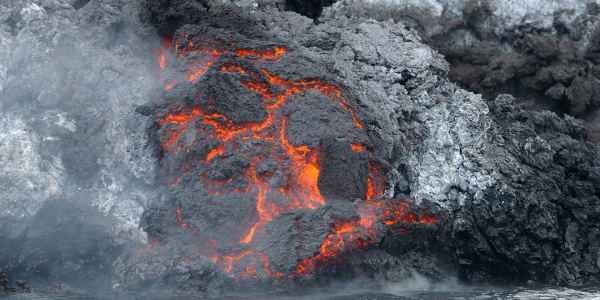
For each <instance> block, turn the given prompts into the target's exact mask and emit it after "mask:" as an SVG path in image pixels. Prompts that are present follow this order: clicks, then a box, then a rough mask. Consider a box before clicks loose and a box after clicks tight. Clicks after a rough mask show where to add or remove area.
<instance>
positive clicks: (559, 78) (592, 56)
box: [322, 0, 600, 144]
mask: <svg viewBox="0 0 600 300" xmlns="http://www.w3.org/2000/svg"><path fill="white" fill-rule="evenodd" d="M436 4H439V7H436ZM570 4H571V5H570ZM570 4H569V3H562V4H560V3H558V4H556V3H554V4H552V3H538V2H535V1H525V2H524V3H522V4H521V5H519V4H517V3H512V2H506V3H494V2H492V1H476V0H470V1H466V3H464V5H463V4H455V3H449V1H444V0H439V1H435V2H420V3H419V2H415V3H411V2H410V1H409V2H407V4H395V5H393V4H388V3H387V2H367V1H360V0H345V1H343V3H339V4H338V5H336V7H335V8H333V9H330V10H329V11H327V12H326V13H325V17H324V18H322V19H323V20H327V19H329V18H331V16H332V15H333V16H335V15H340V14H344V15H346V16H361V17H370V18H374V19H376V20H380V21H383V20H389V19H390V18H392V19H394V20H395V21H398V22H402V23H403V24H404V25H406V26H407V27H409V28H413V29H415V30H417V31H418V32H419V35H420V36H421V37H422V38H423V40H424V42H425V43H426V44H428V45H430V46H431V47H433V48H434V49H437V50H438V51H439V52H440V53H441V54H443V55H444V56H445V57H446V59H447V61H448V62H449V63H450V65H451V68H450V72H449V73H448V78H449V79H450V80H451V81H452V82H455V83H456V84H458V85H459V86H460V87H461V88H464V89H466V90H469V91H472V92H474V93H478V94H482V95H483V96H484V98H486V99H494V98H496V97H497V96H498V95H500V94H511V95H513V96H514V97H515V98H516V105H517V107H518V108H519V109H525V110H551V111H554V112H556V113H557V114H559V115H561V114H570V115H572V116H574V117H577V118H579V119H580V120H582V121H583V122H584V125H585V126H586V128H587V130H588V132H589V136H588V138H589V139H590V141H592V142H593V143H595V144H600V131H598V128H600V127H599V125H600V124H599V123H598V122H597V120H598V119H600V118H598V116H599V113H600V103H598V101H597V100H595V99H600V94H599V90H598V87H599V84H600V83H599V79H598V78H599V77H598V74H596V73H597V72H596V71H594V70H595V69H597V67H596V65H597V64H598V62H599V61H600V60H598V59H597V57H598V55H597V52H598V51H597V49H598V47H597V45H598V43H599V42H600V39H599V36H600V35H598V30H597V28H598V26H597V24H598V22H599V21H600V17H599V14H598V7H599V4H598V3H595V2H590V3H588V4H587V6H586V5H585V3H584V2H577V1H573V2H570ZM581 6H583V7H581ZM442 7H443V9H440V8H442ZM513 15H516V16H513ZM519 18H522V20H528V22H526V23H523V22H520V21H518V20H519Z"/></svg>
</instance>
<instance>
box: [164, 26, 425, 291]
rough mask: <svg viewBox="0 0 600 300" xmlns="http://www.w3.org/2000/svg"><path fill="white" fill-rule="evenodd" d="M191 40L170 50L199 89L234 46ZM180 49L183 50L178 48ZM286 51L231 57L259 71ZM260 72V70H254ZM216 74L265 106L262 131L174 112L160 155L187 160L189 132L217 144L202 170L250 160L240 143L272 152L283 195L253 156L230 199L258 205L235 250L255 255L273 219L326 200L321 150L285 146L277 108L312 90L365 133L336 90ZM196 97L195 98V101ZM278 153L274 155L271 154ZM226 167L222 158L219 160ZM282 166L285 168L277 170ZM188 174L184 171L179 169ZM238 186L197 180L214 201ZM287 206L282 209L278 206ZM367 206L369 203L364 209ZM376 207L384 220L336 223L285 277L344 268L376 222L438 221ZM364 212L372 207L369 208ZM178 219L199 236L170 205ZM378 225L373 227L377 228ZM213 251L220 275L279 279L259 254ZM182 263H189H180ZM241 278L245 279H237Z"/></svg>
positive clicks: (377, 183) (372, 185)
mask: <svg viewBox="0 0 600 300" xmlns="http://www.w3.org/2000/svg"><path fill="white" fill-rule="evenodd" d="M188 38H190V36H189V35H188V34H184V35H183V36H181V37H179V38H178V39H177V40H176V44H175V46H174V47H172V50H173V52H174V53H173V55H172V56H171V57H174V58H175V59H181V58H183V57H184V56H186V55H194V56H192V57H193V61H194V63H193V64H192V65H191V66H190V69H189V71H188V72H187V76H188V77H187V80H188V81H190V82H196V81H198V79H199V78H200V77H202V75H204V74H205V73H206V72H207V71H208V69H209V67H210V66H211V65H212V64H213V63H214V62H215V61H217V60H218V58H219V57H220V56H221V55H223V54H224V53H227V52H229V49H230V48H231V47H232V46H233V45H234V43H230V44H228V45H223V44H222V43H221V42H219V41H217V40H214V39H210V38H209V37H208V36H207V35H201V37H200V38H199V39H196V38H195V37H191V39H190V40H189V41H188V42H187V43H182V42H184V39H188ZM180 44H182V45H183V46H180ZM286 52H287V50H286V49H285V48H283V47H274V48H268V49H266V50H263V51H257V50H244V49H238V50H236V51H233V52H230V53H235V54H236V55H238V56H239V57H243V58H246V59H249V60H250V61H252V62H253V63H254V64H255V65H257V66H260V64H261V62H262V61H276V60H280V59H282V58H283V57H284V55H285V54H286ZM158 63H159V65H160V67H161V69H162V68H164V65H165V55H162V56H159V57H158ZM257 70H258V69H257ZM218 71H220V72H238V73H240V74H244V76H242V79H240V83H241V84H242V85H243V86H244V87H246V88H247V89H248V90H250V91H252V92H255V93H257V94H260V95H261V96H262V97H263V101H264V103H265V106H266V110H267V116H266V118H265V119H264V121H263V122H260V123H243V124H239V123H238V124H235V123H234V122H232V121H231V120H229V119H227V118H226V117H225V116H224V115H222V114H219V113H211V114H207V113H205V111H204V109H206V110H208V109H209V107H207V108H204V109H203V108H201V107H188V108H181V107H179V108H178V109H176V110H174V111H171V112H170V113H168V114H166V115H165V116H164V117H162V118H161V119H160V120H159V121H158V125H159V126H160V127H161V128H163V129H164V130H163V133H164V134H163V135H162V136H161V137H162V139H163V141H164V144H163V152H164V153H171V154H173V155H176V154H177V153H178V151H185V152H189V149H188V148H187V147H186V146H184V145H183V144H182V141H181V137H182V136H183V135H184V132H185V131H186V130H187V129H189V128H190V127H191V126H194V128H195V129H197V130H200V131H201V132H203V133H205V134H206V135H207V136H208V137H213V138H216V139H217V140H218V141H219V142H220V144H219V145H218V146H217V147H216V148H214V149H210V151H209V152H208V154H207V155H206V158H205V159H204V163H206V164H210V163H211V162H214V161H215V160H216V159H221V156H223V155H224V154H225V153H226V152H227V153H229V152H228V151H232V152H235V153H238V152H241V153H238V154H243V155H244V156H247V155H246V153H245V152H243V151H242V150H241V149H238V146H237V145H238V143H237V142H238V141H240V140H248V139H253V140H255V141H257V142H263V143H265V144H267V145H274V146H273V147H272V149H271V150H270V153H268V154H269V155H271V157H272V158H274V159H276V160H277V161H278V162H279V163H278V164H279V166H278V169H283V170H284V171H285V174H284V176H285V179H286V184H285V186H284V187H278V188H273V187H271V186H270V185H269V183H268V181H267V180H266V179H267V178H269V177H270V176H273V174H271V173H269V172H266V173H262V174H261V173H259V172H257V164H259V163H261V162H262V158H261V157H260V156H258V155H252V156H251V157H249V158H250V167H249V168H248V169H247V170H246V171H244V172H243V173H242V174H241V175H239V176H238V177H242V176H243V177H246V178H247V179H248V185H247V186H246V188H244V189H239V188H236V189H235V190H234V192H236V193H245V194H254V195H255V197H256V198H255V199H256V210H257V211H258V220H256V221H251V222H250V224H248V225H247V227H246V228H245V230H244V232H243V237H242V238H241V239H240V241H239V243H240V244H244V243H246V244H249V245H250V246H251V247H254V246H256V245H254V244H253V243H254V241H255V239H256V237H257V236H258V235H260V236H262V235H264V234H265V226H264V225H265V223H267V222H269V221H271V220H273V218H275V217H276V216H277V215H279V214H280V213H282V212H285V211H288V210H291V209H315V208H318V207H320V206H322V205H324V204H325V200H324V199H323V197H322V196H321V194H320V192H319V189H318V186H317V181H318V178H319V173H320V169H321V166H320V158H321V157H322V153H321V150H320V149H319V148H309V147H307V146H306V145H300V146H296V145H294V144H292V143H291V142H290V141H289V140H288V135H287V133H286V128H287V127H286V122H288V120H287V117H286V116H284V115H282V105H283V104H284V103H286V101H293V100H294V98H293V97H290V96H293V95H296V94H298V93H301V92H304V91H310V90H319V91H321V92H322V93H323V94H324V95H326V96H327V97H328V98H329V99H331V100H332V101H335V102H337V103H338V104H339V105H340V106H341V107H342V108H344V109H345V110H346V111H348V112H349V114H350V115H351V117H352V118H353V120H354V123H355V124H356V126H357V127H358V128H359V129H362V128H363V126H362V125H361V124H360V122H359V120H358V117H357V116H356V113H355V112H354V111H353V110H352V109H351V108H350V106H348V105H347V104H346V103H345V102H344V101H345V100H344V98H343V97H342V93H341V91H340V90H339V89H338V88H336V87H335V86H333V85H330V84H326V83H323V82H322V81H321V80H320V79H312V80H308V81H292V80H283V79H281V78H280V76H279V75H275V74H270V73H269V72H268V71H267V70H266V69H264V68H260V70H259V71H258V72H262V73H261V74H259V73H257V71H250V70H246V69H244V68H243V67H242V66H238V65H235V64H232V63H227V64H225V66H223V67H221V68H220V69H219V70H218ZM264 78H266V79H267V80H264ZM176 83H177V81H173V82H171V83H169V84H167V85H166V86H165V90H167V89H170V88H172V87H173V86H174V85H175V84H176ZM271 86H278V87H280V88H282V90H283V92H281V93H277V94H276V93H274V92H273V91H272V88H271ZM199 97H200V96H199ZM350 146H351V147H352V149H353V150H354V151H357V152H361V151H365V147H364V146H363V145H360V144H356V143H351V144H350ZM275 149H276V150H275ZM222 159H225V158H222ZM282 164H284V165H282ZM370 166H371V174H370V175H369V178H368V192H367V199H371V198H373V197H375V196H378V195H381V194H382V193H383V187H384V178H383V175H382V174H381V172H380V171H379V170H378V169H377V168H376V167H375V166H374V165H372V164H370ZM184 168H186V170H187V172H189V165H186V166H184ZM179 178H180V175H177V179H176V181H174V183H172V185H175V183H177V182H178V181H179ZM235 179H236V178H230V179H228V180H227V182H220V181H216V182H211V181H209V180H207V173H204V174H203V175H202V176H201V181H202V182H203V184H204V185H205V187H206V191H207V192H208V193H212V194H215V195H220V194H225V193H229V192H230V191H229V190H228V189H226V188H225V189H224V188H223V186H224V185H225V184H227V183H229V182H231V181H233V180H235ZM273 199H279V200H281V199H285V201H278V202H276V203H275V202H272V200H273ZM281 203H284V204H281ZM367 203H371V202H367ZM382 203H383V202H381V201H380V200H377V201H372V203H371V204H372V205H374V207H375V206H378V207H381V208H382V209H383V213H381V214H379V216H378V217H372V216H369V217H364V216H361V219H358V220H354V219H353V220H334V224H332V226H331V233H330V234H329V236H328V237H327V238H326V240H325V242H324V243H323V245H322V247H321V252H320V253H319V254H318V255H317V256H315V257H312V258H309V259H305V260H303V261H301V262H299V263H298V268H297V270H296V274H292V275H289V276H288V277H290V278H293V277H295V276H298V275H309V274H311V273H312V272H313V271H314V270H315V269H317V268H318V267H320V266H321V265H325V264H328V263H329V264H330V263H339V262H341V261H342V260H344V259H345V258H346V257H347V255H348V254H349V253H352V252H353V251H356V250H359V249H364V248H365V247H367V246H368V245H369V244H371V243H374V241H375V240H376V239H375V232H374V229H373V224H376V223H377V222H379V221H380V220H382V221H383V222H385V224H387V225H388V226H395V225H397V223H398V222H402V223H419V222H420V223H429V224H432V223H433V222H434V221H435V217H432V216H429V215H427V216H426V217H418V216H417V215H414V214H408V215H407V214H405V207H404V205H408V204H406V203H404V202H402V203H403V204H402V203H401V204H394V203H393V202H392V201H391V200H390V202H389V203H387V202H386V203H383V204H382ZM371 204H369V205H371ZM175 209H176V212H177V216H178V221H177V225H179V226H181V227H185V228H187V229H189V230H190V231H192V232H193V233H196V234H197V233H198V231H197V230H196V229H195V228H193V225H191V224H185V223H184V222H183V219H182V217H181V211H180V208H179V207H178V206H177V205H175ZM376 219H378V220H376ZM208 240H209V242H210V243H209V244H210V247H208V248H207V249H204V251H203V253H204V256H205V257H208V258H210V259H211V260H213V261H214V262H216V263H217V264H218V265H219V266H220V267H221V269H222V270H223V271H225V272H230V271H232V270H233V269H234V267H235V270H238V271H237V273H236V277H235V279H239V278H244V277H253V278H257V277H256V268H257V267H259V268H261V269H263V270H264V272H265V273H267V274H268V275H269V276H271V277H281V276H283V275H282V274H281V273H280V272H276V271H273V270H272V269H271V267H270V262H269V259H268V258H267V257H266V256H265V255H264V254H262V253H259V252H255V251H253V250H244V251H241V252H239V253H230V254H227V255H223V254H219V253H217V252H216V251H215V246H216V245H217V242H216V241H214V240H212V239H208ZM182 259H189V258H187V257H182ZM239 270H243V271H239Z"/></svg>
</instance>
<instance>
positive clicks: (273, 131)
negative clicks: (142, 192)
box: [138, 26, 436, 280]
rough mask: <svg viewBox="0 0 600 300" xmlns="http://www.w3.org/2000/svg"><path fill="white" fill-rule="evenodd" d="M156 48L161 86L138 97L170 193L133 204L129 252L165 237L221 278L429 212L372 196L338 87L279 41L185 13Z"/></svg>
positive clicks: (418, 219) (368, 239) (265, 275)
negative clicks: (137, 233) (139, 239)
mask: <svg viewBox="0 0 600 300" xmlns="http://www.w3.org/2000/svg"><path fill="white" fill-rule="evenodd" d="M157 57H158V63H159V65H160V67H161V72H160V75H161V76H164V86H163V94H162V99H161V101H160V102H158V103H156V104H154V105H153V106H152V107H145V108H143V109H142V108H140V109H138V111H146V112H148V111H150V112H151V113H147V114H151V115H152V118H151V122H152V126H151V127H150V136H151V137H153V138H154V140H155V142H156V145H157V151H158V152H159V156H160V158H161V165H160V167H161V171H160V174H159V182H161V183H163V184H165V185H168V186H170V199H171V200H170V201H169V202H168V203H166V204H164V203H163V204H161V205H158V206H156V207H153V208H150V209H149V210H147V211H146V212H145V214H144V216H143V218H142V227H143V228H144V229H145V230H146V232H147V233H148V234H149V236H150V237H151V246H150V247H149V248H145V249H141V250H138V253H139V254H140V255H146V253H150V252H152V251H155V250H154V249H155V248H160V247H167V246H169V247H171V248H177V249H179V251H180V252H181V259H180V260H181V261H188V262H192V261H196V260H205V258H208V259H209V260H211V261H212V262H214V263H215V264H216V265H217V266H218V268H219V269H220V270H221V271H222V272H224V273H225V274H228V275H229V277H230V278H233V279H234V280H239V279H255V280H257V279H267V280H287V279H293V278H297V277H306V276H311V275H312V274H313V273H315V272H319V270H323V269H325V268H327V266H328V265H331V264H338V263H341V262H343V261H344V260H346V259H347V257H348V256H349V255H351V254H352V253H356V252H359V251H360V250H363V249H366V248H368V247H376V245H377V244H378V243H379V242H381V240H382V238H383V237H384V236H385V235H387V234H389V233H390V232H408V231H409V230H410V229H409V228H410V226H409V225H411V224H423V226H426V225H431V224H433V223H434V222H436V217H434V216H433V215H430V214H428V213H427V212H426V210H425V209H415V208H411V205H409V203H408V202H406V201H404V200H401V199H389V198H386V197H383V196H382V195H383V194H384V191H385V188H386V184H385V166H383V165H380V163H378V160H376V159H374V158H373V154H372V153H371V151H370V147H371V143H370V140H369V137H368V135H367V133H366V131H365V130H366V129H365V125H363V123H361V118H360V114H359V111H358V105H357V103H356V102H355V101H354V100H353V98H352V97H351V93H349V92H347V91H345V90H344V88H343V86H341V85H340V84H337V83H336V82H335V81H334V80H333V79H331V78H328V77H327V76H326V75H323V74H326V72H324V71H323V70H322V67H321V66H317V65H315V64H314V63H312V62H310V61H308V60H306V59H305V58H302V57H300V56H298V55H296V54H295V53H294V50H293V48H292V47H291V46H288V45H285V44H282V43H277V42H256V41H251V40H247V39H246V38H245V37H244V36H241V35H239V34H236V33H232V32H229V31H225V30H221V29H214V28H211V27H202V26H185V27H183V28H182V29H180V30H178V31H177V33H176V35H175V36H174V38H173V40H172V44H171V45H170V46H169V47H168V48H165V51H164V52H163V53H161V54H159V55H158V56H157ZM357 199H359V201H358V202H354V203H351V202H352V201H355V200H357ZM332 205H333V206H332ZM283 229H286V230H287V229H289V230H288V231H287V232H282V230H283ZM282 251H283V252H287V251H289V253H287V254H285V255H282Z"/></svg>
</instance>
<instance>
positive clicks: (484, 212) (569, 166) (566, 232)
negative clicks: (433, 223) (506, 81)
mask: <svg viewBox="0 0 600 300" xmlns="http://www.w3.org/2000/svg"><path fill="white" fill-rule="evenodd" d="M513 104H514V98H512V97H511V96H506V95H503V96H500V97H498V98H497V99H496V100H495V101H492V102H490V103H489V106H490V114H491V116H492V118H493V119H494V121H495V122H496V124H498V125H497V126H498V127H495V128H490V133H492V132H493V134H494V135H495V136H494V137H493V138H492V141H493V142H492V144H491V145H490V147H489V148H488V149H487V150H485V152H487V153H485V156H486V157H496V158H497V159H495V160H494V161H488V162H483V161H482V162H481V163H482V164H484V165H488V166H487V167H484V168H494V169H497V170H498V171H499V172H500V173H501V174H502V177H504V178H503V179H502V180H500V182H498V183H497V184H495V186H494V187H491V188H490V189H487V190H486V191H485V194H484V195H483V197H482V199H485V200H484V201H473V202H472V204H470V205H469V208H468V212H467V211H464V210H459V212H458V213H457V218H456V219H455V221H454V222H455V223H454V226H453V236H454V237H455V239H454V241H456V242H457V244H456V247H457V254H458V257H459V261H460V262H461V265H462V266H463V268H464V269H463V272H464V273H463V274H464V276H466V277H467V278H468V279H469V280H470V281H474V282H493V281H497V280H498V279H500V278H507V279H508V278H515V279H516V280H517V281H518V282H526V281H529V280H531V281H533V282H557V283H561V284H575V285H579V284H587V283H597V279H596V276H597V275H591V274H598V269H597V268H598V267H597V266H596V264H595V261H596V260H597V255H598V245H597V243H596V242H595V240H596V237H595V232H597V231H598V229H597V228H596V224H597V223H598V218H599V217H600V215H599V214H598V212H599V211H600V206H599V204H600V202H599V198H598V197H599V196H600V194H599V193H598V192H599V191H598V188H597V187H598V183H599V182H600V181H599V180H600V177H599V176H598V175H599V173H598V170H599V166H600V160H599V159H600V151H599V150H598V148H597V147H595V146H592V145H591V144H589V143H586V142H585V135H586V131H585V128H583V127H582V126H581V124H580V123H578V122H577V121H575V120H574V119H572V118H566V119H560V118H558V117H557V116H556V115H554V114H553V113H549V112H544V113H533V112H516V111H515V109H514V106H513ZM516 141H520V142H516ZM584 157H585V159H584ZM489 164H491V165H489ZM586 274H587V275H586ZM590 275H591V276H590Z"/></svg>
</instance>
